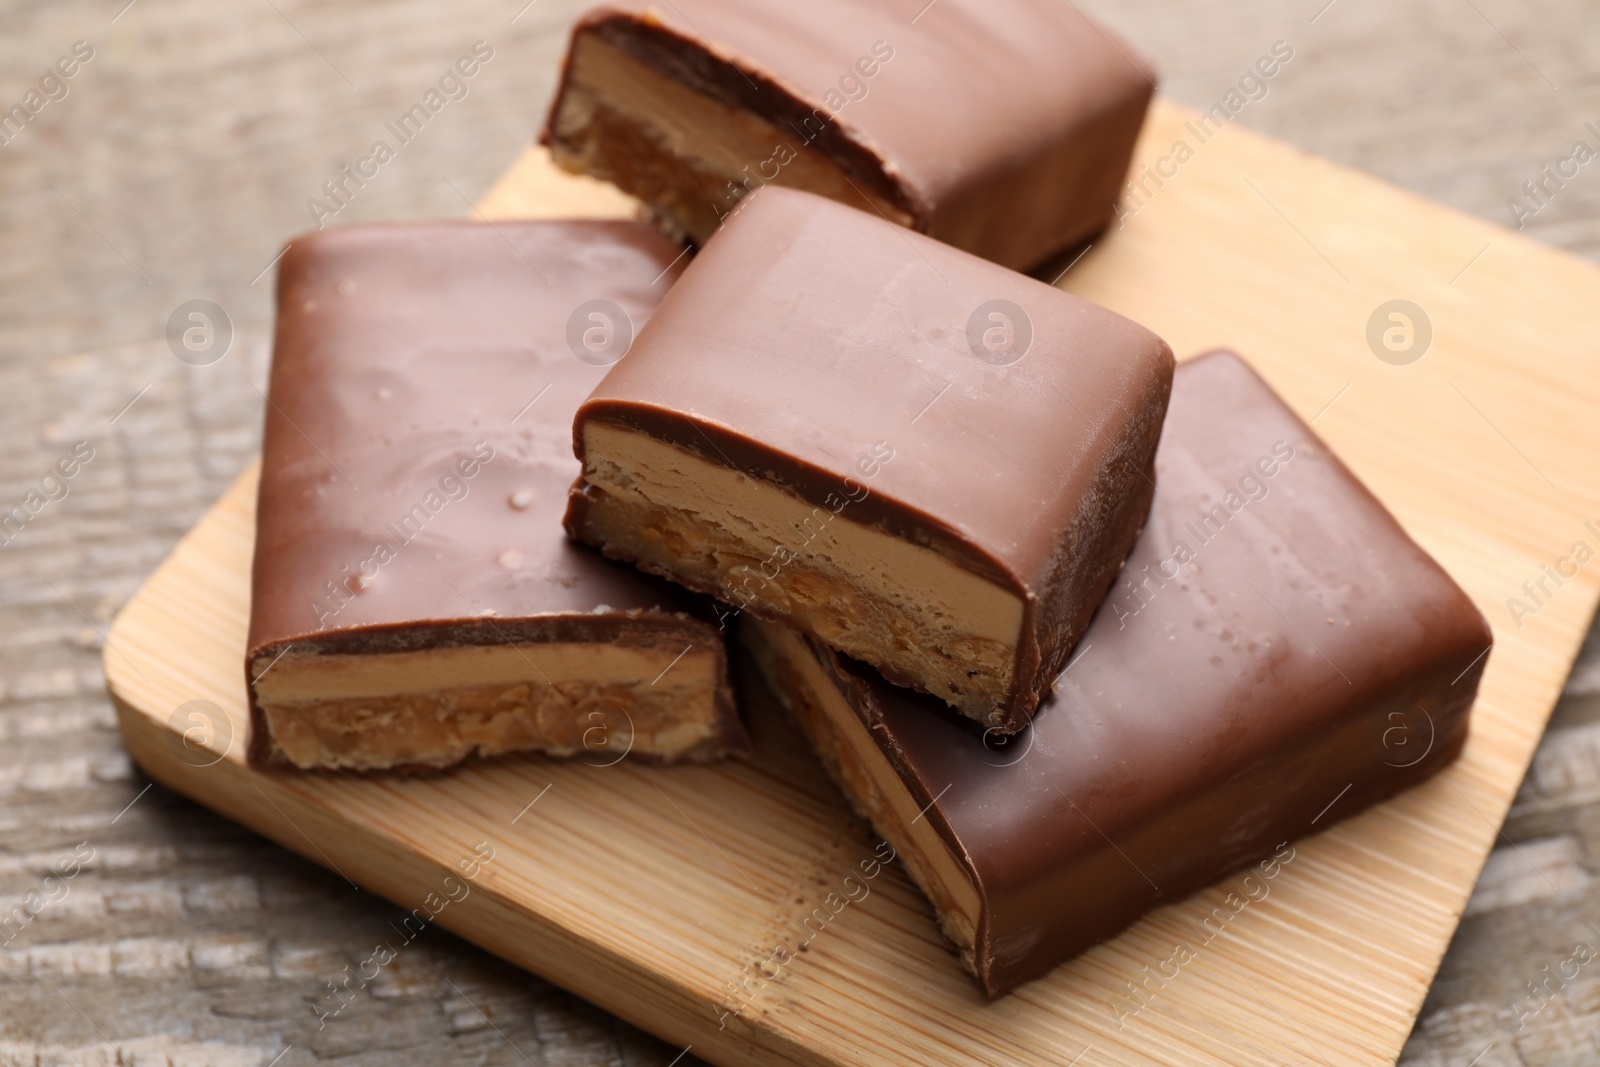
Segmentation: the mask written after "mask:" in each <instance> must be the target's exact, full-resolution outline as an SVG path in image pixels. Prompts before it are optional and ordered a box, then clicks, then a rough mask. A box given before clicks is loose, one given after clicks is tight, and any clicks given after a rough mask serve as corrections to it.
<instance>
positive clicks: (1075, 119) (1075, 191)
mask: <svg viewBox="0 0 1600 1067" xmlns="http://www.w3.org/2000/svg"><path fill="white" fill-rule="evenodd" d="M901 6H902V7H905V8H906V10H900V9H899V7H897V6H896V5H893V4H890V3H884V2H879V3H869V2H867V0H826V2H822V3H818V4H814V5H805V6H802V7H798V8H797V7H794V6H792V5H779V4H777V3H775V2H772V0H759V2H751V0H744V2H740V3H734V2H732V0H680V2H679V3H675V4H671V5H668V10H667V12H663V11H661V10H659V9H656V8H653V7H650V8H637V9H623V8H606V9H601V10H598V11H596V12H594V13H592V14H590V15H588V16H587V17H585V18H584V19H583V20H582V21H580V22H579V24H578V26H577V28H576V30H575V31H574V34H573V38H572V47H571V50H570V52H569V55H568V57H567V62H566V64H565V68H564V74H563V78H562V83H561V87H560V90H559V93H558V96H557V99H556V102H555V105H554V107H553V109H552V111H551V116H550V120H549V124H548V126H547V128H546V130H545V133H544V140H545V142H546V143H547V144H548V145H550V147H551V149H552V152H553V155H554V157H555V159H556V160H557V161H558V162H560V163H561V164H562V165H563V166H566V167H569V168H571V169H575V170H579V171H582V172H585V173H589V174H592V175H595V176H598V177H601V178H605V179H608V180H611V181H613V182H615V183H616V184H618V185H619V186H621V187H622V188H623V189H624V190H625V191H627V192H630V193H632V194H634V195H635V196H637V197H639V198H640V199H641V200H642V201H643V202H644V204H645V205H646V207H647V209H648V211H649V213H650V215H651V216H652V221H653V223H654V225H652V224H648V223H644V222H641V223H604V222H584V221H564V222H519V223H503V224H499V225H494V226H490V225H475V224H466V223H430V224H421V225H394V226H369V227H350V228H346V229H341V230H333V231H329V232H326V233H319V234H313V235H309V236H307V237H304V238H300V239H297V240H296V241H294V242H293V243H292V245H291V247H290V249H289V252H288V254H287V255H286V256H285V258H284V259H283V262H282V266H281V267H280V277H279V288H278V300H279V318H278V333H277V344H276V350H275V356H274V366H273V372H272V381H271V389H270V397H269V406H268V411H267V429H266V443H265V454H264V457H263V469H262V482H261V494H260V504H259V510H258V530H257V547H256V559H255V573H254V586H253V602H252V618H251V634H250V643H249V652H248V656H247V663H246V672H247V677H248V680H249V685H250V695H251V706H252V713H253V716H254V733H253V737H252V742H251V748H250V751H251V755H252V758H253V759H255V760H256V761H257V762H258V763H260V764H263V765H267V766H279V767H284V768H297V769H301V770H313V769H317V770H357V771H383V770H396V769H399V770H417V769H437V768H444V767H448V766H450V765H452V764H455V763H458V762H460V761H462V760H464V759H467V758H469V757H475V756H492V755H498V754H502V753H509V752H529V751H532V752H542V753H545V754H547V755H551V756H580V757H586V758H591V759H596V760H604V761H610V760H612V759H616V758H620V757H621V756H622V755H624V754H634V755H637V756H641V757H645V758H650V759H655V760H659V761H663V762H668V761H676V760H706V759H713V758H718V757H722V756H726V755H745V754H748V753H749V752H750V742H749V738H748V735H747V734H746V732H745V729H744V727H743V725H742V724H741V722H740V719H739V716H738V715H737V713H736V711H735V709H734V701H733V697H732V695H731V689H730V686H729V685H728V681H727V678H728V659H729V653H728V650H727V649H726V647H725V645H724V639H725V637H726V636H727V635H728V634H730V633H737V634H738V636H739V639H740V641H741V642H742V643H743V644H744V645H745V646H746V647H747V649H748V653H749V655H750V658H751V660H752V662H753V663H754V664H755V665H756V666H757V667H758V668H759V669H760V671H761V673H762V674H763V675H764V676H765V677H766V679H767V680H768V681H769V682H770V683H771V687H772V688H773V690H774V691H775V693H776V694H777V695H778V697H779V699H780V700H781V701H782V703H783V704H785V705H786V706H787V707H788V708H789V709H790V710H791V711H792V713H793V714H794V716H795V718H796V719H797V720H798V721H799V723H800V725H801V727H802V729H803V730H804V732H805V733H806V735H807V737H808V738H809V739H810V740H811V742H812V743H813V744H814V746H815V747H816V749H817V752H818V754H819V755H820V757H821V758H822V761H823V763H824V764H825V765H826V766H827V767H828V769H829V771H830V772H831V773H832V774H833V775H834V777H835V778H836V779H837V780H838V782H839V785H840V787H841V788H842V789H843V791H844V792H845V794H846V795H847V796H848V797H849V799H850V800H851V802H852V803H853V804H854V805H855V807H856V808H857V810H858V811H860V813H861V814H862V815H864V816H865V817H867V818H868V819H870V820H871V821H872V822H873V824H874V825H875V826H876V827H877V829H878V831H879V832H880V833H881V834H882V835H883V836H884V837H885V838H886V839H887V840H889V841H890V842H891V843H892V844H893V845H894V846H895V848H896V851H897V852H898V853H899V855H901V856H902V857H904V858H905V860H906V864H907V867H908V869H909V871H910V873H911V875H912V877H913V878H914V879H915V880H916V882H917V883H918V884H919V885H920V886H921V887H922V888H923V890H924V891H925V892H926V893H927V895H928V897H929V898H930V900H931V901H932V902H933V905H934V907H935V909H936V911H937V913H938V917H939V921H940V923H941V924H942V926H943V928H944V930H945V932H946V933H947V935H948V936H949V938H950V940H951V941H952V942H953V943H954V944H955V945H956V947H957V948H958V950H959V953H960V957H961V960H962V963H963V965H964V966H965V967H966V968H967V970H968V971H970V972H971V973H972V974H973V976H974V977H975V978H976V979H977V980H978V982H979V984H980V985H981V986H982V987H983V989H984V990H985V991H986V992H987V993H989V994H991V995H998V994H1000V993H1003V992H1006V991H1007V990H1010V989H1012V988H1014V987H1015V986H1016V985H1017V984H1018V983H1020V982H1023V981H1026V980H1028V979H1031V978H1035V977H1038V976H1040V975H1042V974H1044V973H1046V972H1047V971H1048V970H1049V969H1050V968H1051V967H1052V966H1054V965H1055V964H1056V963H1058V962H1059V961H1061V960H1062V959H1065V958H1067V957H1069V956H1071V955H1073V954H1075V953H1077V952H1079V951H1082V950H1083V949H1084V948H1086V947H1088V946H1089V945H1092V944H1094V943H1095V942H1097V941H1100V940H1103V939H1105V938H1107V937H1110V936H1112V935H1114V934H1115V933H1116V932H1117V931H1118V930H1120V929H1122V928H1123V927H1125V926H1127V925H1128V924H1129V923H1131V922H1133V921H1134V920H1135V919H1136V918H1137V917H1138V916H1139V915H1140V914H1142V913H1143V912H1144V911H1146V910H1147V909H1149V908H1150V907H1151V906H1153V905H1155V904H1156V903H1158V902H1160V901H1163V900H1169V899H1173V898H1176V897H1181V896H1183V895H1186V894H1188V893H1191V892H1193V891H1194V890H1195V889H1197V888H1199V887H1201V886H1203V885H1205V884H1207V883H1208V882H1210V881H1212V880H1214V879H1215V878H1217V877H1219V876H1220V875H1222V874H1225V873H1226V872H1228V871H1229V870H1231V869H1233V868H1235V867H1237V866H1239V865H1241V864H1244V863H1247V862H1250V861H1252V860H1255V859H1258V858H1260V857H1262V856H1266V855H1269V854H1271V853H1272V851H1273V850H1274V849H1275V848H1276V847H1278V846H1279V845H1280V844H1282V843H1283V842H1285V841H1288V840H1291V839H1294V838H1296V837H1298V836H1300V835H1303V834H1306V833H1309V832H1312V831H1313V830H1316V829H1321V828H1323V827H1325V826H1327V825H1329V824H1330V823H1332V822H1334V821H1335V820H1337V819H1341V818H1344V817H1347V816H1349V815H1351V814H1353V813H1355V812H1356V811H1359V810H1361V809H1362V808H1364V807H1366V806H1368V805H1370V804H1372V803H1374V802H1376V801H1378V800H1380V799H1382V798H1384V797H1386V796H1389V795H1391V794H1393V793H1394V792H1396V791H1398V790H1400V789H1403V788H1405V787H1407V786H1409V785H1411V784H1413V783H1415V782H1417V781H1419V780H1421V779H1422V778H1424V777H1426V776H1428V775H1430V774H1432V773H1433V772H1435V771H1436V770H1437V769H1438V768H1440V767H1441V766H1443V765H1444V764H1446V763H1447V762H1448V761H1449V760H1451V759H1452V758H1453V757H1454V756H1455V755H1456V754H1457V753H1458V752H1459V751H1460V749H1461V746H1462V744H1463V743H1464V740H1465V737H1466V731H1467V717H1468V713H1469V711H1470V708H1471V706H1472V702H1473V698H1474V695H1475V693H1476V690H1477V685H1478V680H1479V677H1480V676H1481V673H1482V671H1483V666H1484V662H1485V659H1486V657H1485V653H1486V652H1487V650H1488V647H1489V643H1490V636H1489V631H1488V627H1487V625H1486V624H1485V622H1484V620H1483V618H1482V616H1481V615H1480V614H1479V613H1478V612H1477V610H1476V609H1475V608H1474V607H1473V605H1472V603H1471V602H1470V601H1469V600H1468V599H1467V597H1466V596H1465V595H1464V594H1463V593H1462V592H1461V590H1460V589H1459V588H1458V587H1457V586H1456V585H1455V584H1454V583H1453V582H1452V581H1451V580H1450V578H1449V577H1448V576H1447V575H1446V574H1445V573H1444V572H1443V571H1442V570H1441V569H1440V568H1439V566H1438V565H1437V564H1436V563H1434V562H1433V561H1432V560H1431V559H1429V558H1428V556H1427V555H1426V554H1425V553H1423V552H1422V550H1421V549H1419V548H1418V547H1417V546H1416V545H1415V544H1414V543H1413V542H1412V541H1411V540H1410V538H1408V537H1407V536H1406V534H1405V532H1404V531H1403V530H1402V529H1401V528H1400V527H1399V526H1398V525H1397V524H1396V523H1395V521H1394V519H1393V518H1392V517H1390V515H1389V514H1388V513H1387V512H1386V511H1385V510H1384V508H1383V506H1382V505H1381V504H1380V503H1378V501H1377V500H1376V499H1374V498H1373V497H1372V495H1371V494H1370V493H1368V492H1367V491H1366V490H1365V489H1364V488H1363V487H1362V486H1361V485H1360V483H1359V482H1358V481H1357V480H1356V479H1355V478H1354V477H1353V476H1352V475H1351V473H1350V472H1349V471H1348V470H1347V469H1346V468H1345V467H1344V466H1343V465H1342V464H1341V463H1340V462H1339V461H1338V460H1337V459H1336V458H1335V457H1334V456H1333V455H1331V454H1330V453H1329V452H1328V450H1327V449H1326V447H1325V446H1323V444H1322V443H1321V442H1320V441H1319V440H1318V439H1317V437H1316V436H1315V434H1314V433H1313V432H1312V431H1311V429H1310V428H1309V427H1308V426H1307V425H1306V424H1305V423H1303V422H1302V421H1300V419H1298V418H1297V417H1296V416H1295V415H1294V413H1293V412H1291V411H1290V410H1289V409H1288V408H1287V407H1286V406H1285V405H1284V404H1283V403H1282V401H1280V400H1279V399H1278V398H1277V397H1276V396H1275V395H1274V394H1273V393H1272V391H1271V390H1270V389H1269V388H1268V387H1267V385H1266V384H1265V383H1264V382H1263V381H1262V380H1261V379H1260V378H1259V377H1257V376H1256V375H1255V374H1254V373H1253V372H1252V371H1251V370H1250V369H1249V367H1248V366H1247V365H1246V364H1245V363H1244V361H1243V360H1241V359H1240V358H1239V357H1237V356H1235V355H1232V354H1228V353H1212V354H1209V355H1205V356H1202V357H1199V358H1197V359H1194V360H1191V361H1189V362H1187V363H1185V364H1184V365H1183V366H1181V367H1178V368H1177V369H1176V370H1175V369H1174V362H1173V358H1172V353H1171V351H1170V349H1169V348H1168V347H1167V345H1166V344H1165V343H1164V342H1162V341H1161V339H1160V338H1158V337H1156V336H1155V335H1154V334H1152V333H1150V332H1149V331H1148V330H1146V329H1144V328H1142V327H1140V326H1138V325H1136V324H1135V323H1132V322H1130V321H1128V320H1127V319H1124V318H1122V317H1120V316H1118V315H1116V314H1114V313H1112V312H1110V311H1107V310H1105V309H1104V308H1100V307H1097V306H1095V305H1093V304H1091V303H1089V302H1087V301H1084V300H1080V299H1078V298H1075V297H1073V296H1070V295H1067V294H1066V293H1063V292H1061V291H1059V290H1056V289H1054V288H1052V287H1051V286H1048V285H1045V284H1043V283H1042V282H1039V281H1036V280H1033V279H1032V278H1030V277H1027V276H1025V275H1023V274H1020V273H1017V271H1016V270H1015V269H1013V268H1028V267H1033V266H1035V265H1037V264H1039V263H1040V262H1042V261H1044V260H1046V259H1048V258H1050V257H1051V256H1053V255H1056V254H1057V253H1060V252H1062V251H1063V250H1066V249H1069V248H1070V247H1071V246H1072V245H1073V244H1074V243H1075V242H1080V241H1082V240H1084V239H1085V238H1087V237H1090V236H1092V235H1093V234H1094V233H1095V232H1097V231H1098V230H1099V229H1100V228H1102V227H1103V226H1104V225H1105V223H1106V221H1107V220H1108V218H1109V217H1110V214H1111V211H1112V205H1113V200H1114V197H1115V190H1116V189H1117V187H1118V186H1119V184H1120V182H1121V178H1122V175H1123V173H1124V171H1125V170H1126V167H1127V164H1128V159H1129V155H1130V152H1131V150H1132V145H1133V141H1134V139H1135V137H1136V135H1137V133H1138V129H1139V126H1140V123H1141V121H1142V117H1143V113H1144V109H1145V107H1146V104H1147V103H1148V100H1149V97H1150V91H1151V87H1152V82H1151V80H1150V75H1149V72H1148V70H1147V68H1146V67H1145V66H1144V65H1143V64H1142V63H1141V62H1140V61H1138V60H1135V59H1132V58H1130V56H1131V53H1130V50H1129V49H1128V48H1127V46H1126V45H1123V44H1120V43H1118V42H1117V41H1116V40H1115V39H1114V38H1113V37H1112V36H1111V35H1109V34H1108V33H1107V32H1106V31H1103V30H1101V29H1099V28H1098V27H1096V26H1094V25H1093V24H1092V23H1090V22H1088V21H1087V20H1086V19H1084V18H1083V16H1081V15H1080V14H1078V13H1077V11H1076V9H1074V8H1073V7H1072V6H1071V5H1067V4H1059V3H1056V2H1054V0H1004V2H1003V3H994V2H990V3H984V4H981V5H980V4H979V3H978V2H977V0H942V2H941V3H940V4H938V5H937V6H933V5H929V6H928V7H927V8H924V9H923V10H922V11H921V12H920V13H919V12H918V11H917V10H915V8H916V6H917V5H915V4H912V5H901ZM680 238H688V239H690V240H692V241H693V242H694V244H695V245H696V246H697V247H698V251H697V254H696V255H694V257H693V258H692V259H688V260H687V264H686V265H685V259H686V258H687V257H685V255H684V250H683V249H682V247H681V246H680V245H679V244H678V243H676V239H680ZM735 619H736V620H737V621H736V622H734V621H733V620H735Z"/></svg>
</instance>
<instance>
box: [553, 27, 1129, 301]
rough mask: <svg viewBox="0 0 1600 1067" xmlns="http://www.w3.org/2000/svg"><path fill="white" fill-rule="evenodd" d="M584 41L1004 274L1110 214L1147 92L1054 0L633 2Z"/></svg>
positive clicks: (582, 30)
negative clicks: (735, 111)
mask: <svg viewBox="0 0 1600 1067" xmlns="http://www.w3.org/2000/svg"><path fill="white" fill-rule="evenodd" d="M919 9H921V10H920V11H919ZM590 33H592V34H595V35H598V36H600V37H602V38H603V39H605V40H606V41H607V42H608V43H610V44H612V45H614V46H615V47H617V48H619V49H620V50H622V51H624V52H627V53H628V54H630V55H632V56H633V57H634V58H635V59H637V60H639V61H640V62H642V63H645V64H647V65H649V66H650V67H651V68H653V69H655V70H657V71H659V72H660V73H662V74H664V75H666V76H668V77H670V78H672V79H674V80H676V81H678V82H680V83H682V84H684V85H686V86H688V87H690V88H692V89H695V90H697V91H698V92H700V93H703V94H705V95H706V96H709V97H711V98H713V99H715V100H718V101H721V102H724V103H727V104H730V105H732V106H734V107H736V108H740V109H743V110H746V111H749V112H751V113H753V114H755V115H758V116H760V117H762V118H763V119H766V120H768V121H769V122H771V123H772V124H773V125H774V126H776V127H777V128H778V129H780V130H782V131H785V132H786V133H788V134H792V139H791V140H789V141H787V142H786V144H787V147H788V148H789V149H790V151H794V150H798V149H799V148H802V147H805V146H810V147H812V148H815V149H817V150H818V151H821V152H822V153H824V154H825V155H827V156H828V157H830V158H831V159H833V160H834V161H835V162H837V163H838V164H839V165H840V167H841V168H842V169H843V170H844V171H845V173H846V174H847V175H848V176H850V178H851V179H853V180H854V181H855V182H857V183H859V184H860V185H861V186H862V187H863V188H864V189H868V190H871V191H872V192H874V193H876V194H878V195H880V196H882V197H884V198H885V199H887V200H888V202H889V203H891V204H892V205H894V206H896V207H898V208H899V209H900V210H902V211H903V212H905V213H906V214H907V215H909V216H910V217H911V219H912V224H913V227H914V228H915V229H917V230H919V231H921V232H924V233H927V234H929V235H930V236H932V237H935V238H938V239H939V240H941V241H944V242H946V243H948V244H953V245H955V246H956V247H958V248H963V249H965V250H967V251H969V252H972V253H974V254H976V255H979V256H983V257H984V258H986V259H992V260H994V261H995V262H997V263H1002V264H1005V265H1006V266H1010V267H1013V268H1016V269H1018V270H1025V269H1028V268H1031V267H1033V266H1036V265H1037V264H1038V263H1040V262H1041V261H1043V260H1045V259H1046V258H1048V257H1049V256H1051V255H1053V254H1055V253H1057V252H1060V251H1061V250H1063V249H1065V248H1067V247H1069V246H1071V245H1073V244H1075V243H1077V242H1080V241H1082V240H1085V239H1087V238H1088V237H1090V236H1092V235H1093V234H1094V233H1096V232H1098V231H1099V230H1100V229H1102V228H1103V227H1104V226H1105V225H1106V223H1107V222H1109V221H1110V219H1111V216H1112V212H1113V210H1114V205H1115V203H1116V200H1117V197H1118V193H1119V188H1120V186H1121V184H1122V181H1123V178H1124V175H1125V173H1126V171H1127V169H1128V163H1129V160H1130V158H1131V157H1132V153H1133V147H1134V143H1135V141H1136V140H1137V138H1138V134H1139V129H1140V126H1141V125H1142V124H1143V121H1144V115H1145V111H1146V108H1147V107H1148V105H1149V101H1150V98H1151V96H1152V95H1153V93H1154V90H1155V81H1154V74H1153V73H1152V70H1151V68H1150V66H1149V64H1148V63H1147V62H1146V61H1145V60H1144V59H1142V58H1141V57H1139V56H1138V55H1137V54H1136V53H1135V51H1134V50H1133V48H1132V47H1131V46H1129V45H1128V44H1127V43H1126V42H1125V41H1122V40H1121V39H1120V38H1118V37H1117V36H1116V35H1115V34H1113V33H1111V32H1109V31H1107V30H1105V29H1103V28H1102V27H1100V26H1098V25H1096V24H1095V23H1094V22H1092V21H1090V20H1089V19H1088V18H1086V17H1085V16H1084V15H1083V14H1082V13H1081V12H1080V11H1079V10H1078V9H1077V8H1076V7H1075V6H1074V5H1072V4H1070V3H1060V2H1056V0H940V2H939V3H936V4H931V5H926V6H924V4H923V2H922V0H908V2H905V3H883V2H870V0H814V2H811V3H805V4H790V3H782V2H779V0H677V2H675V3H671V4H665V5H656V4H653V3H648V2H640V3H636V4H622V5H606V6H603V7H600V8H597V9H595V10H594V11H592V12H590V13H589V14H588V15H586V16H585V17H584V18H583V19H582V20H580V21H579V23H578V24H577V26H576V27H575V29H574V30H573V40H574V41H575V42H576V41H577V40H578V38H579V36H580V35H583V34H590ZM875 46H877V47H876V48H875ZM885 51H887V52H888V53H889V55H890V58H889V59H888V60H887V61H884V58H883V57H884V53H885ZM866 71H872V72H873V73H871V74H867V73H866ZM569 74H570V71H566V70H564V72H563V89H564V88H565V85H566V79H567V77H568V75H569ZM560 104H561V101H560V92H559V91H558V94H557V101H556V104H555V108H554V109H553V110H552V116H553V115H554V114H555V109H559V107H560ZM551 136H552V134H551V127H550V126H549V125H547V126H546V129H545V132H544V134H543V136H542V140H543V141H544V142H545V143H547V144H548V143H550V140H551ZM760 162H761V161H760V160H757V159H752V160H749V161H748V163H749V164H750V168H749V170H750V173H752V174H754V173H756V171H757V165H758V164H759V163H760ZM762 178H766V179H767V180H771V181H775V182H777V183H779V184H783V183H785V181H786V178H787V176H786V175H785V174H783V173H782V172H781V171H780V172H779V173H778V174H777V175H776V176H775V177H770V176H767V175H765V174H762V175H760V176H758V177H757V178H756V184H760V182H761V180H762ZM856 206H865V201H864V200H863V203H862V204H860V205H856Z"/></svg>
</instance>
